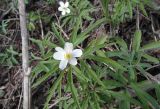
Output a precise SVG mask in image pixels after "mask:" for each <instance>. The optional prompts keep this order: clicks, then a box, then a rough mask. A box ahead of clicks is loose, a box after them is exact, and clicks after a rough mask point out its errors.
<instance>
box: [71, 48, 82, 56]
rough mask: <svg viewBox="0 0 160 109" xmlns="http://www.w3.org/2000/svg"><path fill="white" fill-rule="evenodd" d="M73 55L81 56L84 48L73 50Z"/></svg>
mask: <svg viewBox="0 0 160 109" xmlns="http://www.w3.org/2000/svg"><path fill="white" fill-rule="evenodd" d="M72 54H73V57H81V56H82V50H81V49H75V50H73V52H72Z"/></svg>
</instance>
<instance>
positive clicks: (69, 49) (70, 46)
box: [64, 42, 73, 53]
mask: <svg viewBox="0 0 160 109" xmlns="http://www.w3.org/2000/svg"><path fill="white" fill-rule="evenodd" d="M64 50H65V51H66V52H69V53H71V52H72V50H73V44H72V43H69V42H66V43H65V45H64Z"/></svg>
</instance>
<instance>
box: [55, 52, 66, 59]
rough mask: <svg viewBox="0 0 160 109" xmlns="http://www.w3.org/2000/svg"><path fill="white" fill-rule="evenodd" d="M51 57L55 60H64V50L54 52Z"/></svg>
mask: <svg viewBox="0 0 160 109" xmlns="http://www.w3.org/2000/svg"><path fill="white" fill-rule="evenodd" d="M53 58H54V59H56V60H64V52H55V53H54V54H53Z"/></svg>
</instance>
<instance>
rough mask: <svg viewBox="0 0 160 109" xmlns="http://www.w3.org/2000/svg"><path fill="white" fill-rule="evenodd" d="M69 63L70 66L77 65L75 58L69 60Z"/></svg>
mask: <svg viewBox="0 0 160 109" xmlns="http://www.w3.org/2000/svg"><path fill="white" fill-rule="evenodd" d="M69 63H70V64H71V65H77V59H76V58H72V59H71V60H69Z"/></svg>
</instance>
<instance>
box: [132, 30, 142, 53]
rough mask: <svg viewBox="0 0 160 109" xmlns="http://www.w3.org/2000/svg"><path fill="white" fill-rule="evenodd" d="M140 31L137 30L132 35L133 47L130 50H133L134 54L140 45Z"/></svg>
mask: <svg viewBox="0 0 160 109" xmlns="http://www.w3.org/2000/svg"><path fill="white" fill-rule="evenodd" d="M141 35H142V33H141V31H140V30H137V31H136V32H135V34H134V39H133V46H132V49H133V50H135V51H136V52H137V51H138V50H139V48H140V43H141Z"/></svg>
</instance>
